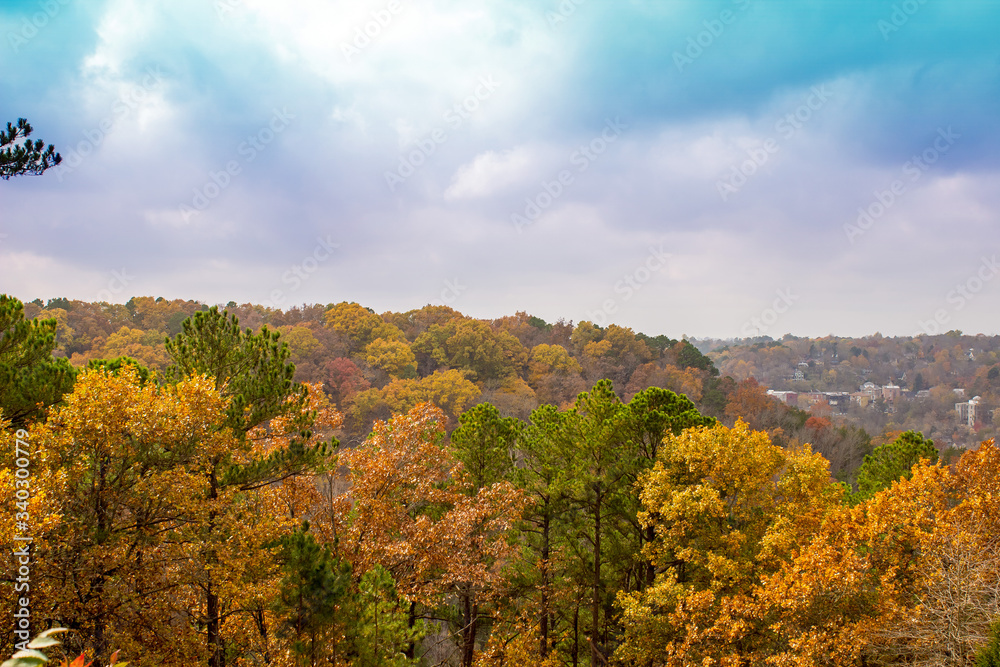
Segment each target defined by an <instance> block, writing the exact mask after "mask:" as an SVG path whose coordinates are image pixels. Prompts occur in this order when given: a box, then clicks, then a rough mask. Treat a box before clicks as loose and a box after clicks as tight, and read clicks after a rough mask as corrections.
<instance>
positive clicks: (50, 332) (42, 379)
mask: <svg viewBox="0 0 1000 667" xmlns="http://www.w3.org/2000/svg"><path fill="white" fill-rule="evenodd" d="M56 326H57V325H56V321H55V320H54V319H47V320H26V319H25V318H24V305H23V304H22V303H21V302H20V301H19V300H17V299H15V298H14V297H11V296H7V295H6V294H0V410H2V412H3V417H4V418H5V419H9V420H11V421H12V422H13V424H14V425H15V426H21V425H23V424H25V423H27V422H28V421H33V420H35V419H38V418H39V417H41V416H42V415H43V414H44V411H45V408H47V407H49V406H50V405H55V404H56V403H58V402H59V401H60V400H61V399H62V397H63V395H64V394H66V393H67V392H69V391H70V390H71V389H72V388H73V382H74V380H75V378H76V371H75V370H74V369H73V367H72V366H70V364H69V362H68V361H66V359H64V358H60V359H54V358H53V357H52V351H53V350H54V349H55V347H56Z"/></svg>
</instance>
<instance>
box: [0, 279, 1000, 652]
mask: <svg viewBox="0 0 1000 667" xmlns="http://www.w3.org/2000/svg"><path fill="white" fill-rule="evenodd" d="M998 353H1000V343H998V342H997V341H995V340H993V339H986V338H983V337H978V338H977V337H964V336H962V334H961V333H960V332H949V334H945V335H941V336H921V337H918V338H908V339H883V338H882V337H881V336H874V337H869V338H865V339H836V338H833V337H829V338H826V339H801V338H796V337H793V336H786V337H785V338H783V339H781V340H777V341H775V340H770V339H768V340H766V341H728V342H725V343H723V342H721V341H720V342H713V341H688V340H674V339H671V338H669V337H667V336H664V335H656V332H652V335H647V334H644V333H637V332H634V331H632V330H631V329H629V328H626V327H621V326H617V325H614V324H609V325H607V326H603V327H602V326H597V325H596V324H594V323H592V322H579V323H576V324H574V323H572V322H566V321H562V320H560V321H558V322H555V323H549V322H545V321H544V320H542V319H539V318H537V317H533V316H530V315H528V314H527V313H516V314H515V315H513V316H507V317H502V318H499V319H495V320H482V319H474V318H471V317H467V316H465V315H463V314H462V313H460V312H458V311H456V310H454V309H452V308H449V307H447V306H425V307H423V308H420V309H417V310H411V311H409V312H405V313H393V312H388V313H382V314H378V313H375V312H373V311H372V310H371V309H368V308H365V307H364V306H362V305H360V304H357V303H348V302H341V303H336V304H334V303H331V304H327V305H312V306H303V307H301V308H293V309H289V310H287V311H281V310H276V309H271V308H266V307H262V306H256V305H252V304H243V305H238V304H236V303H234V302H230V303H229V304H228V305H226V306H224V307H222V306H212V307H209V306H207V305H204V304H201V303H198V302H195V301H182V300H175V301H169V300H165V299H162V298H159V299H154V298H151V297H135V298H133V299H131V300H129V301H128V302H127V303H126V304H109V303H103V302H102V303H87V302H81V301H70V300H67V299H52V300H50V301H48V302H42V301H35V302H32V303H22V302H21V301H19V300H18V299H16V298H14V297H10V296H6V295H4V296H0V439H2V440H3V449H4V452H5V457H4V460H3V464H2V466H0V488H2V489H3V491H4V493H5V498H7V499H9V500H8V501H7V502H8V509H7V511H5V512H4V513H3V514H2V515H0V524H2V525H0V535H2V536H3V540H4V545H3V547H4V551H5V553H6V554H8V556H7V567H6V568H5V570H4V573H3V575H2V576H3V578H4V582H5V586H4V588H3V591H4V594H3V607H4V612H3V613H4V614H5V615H6V617H7V618H14V617H15V613H17V610H18V609H20V608H23V607H24V603H23V602H22V598H26V597H30V619H31V620H30V636H35V635H37V634H38V633H40V632H41V631H43V630H45V629H46V628H48V627H53V626H58V627H64V628H68V629H69V630H70V632H68V633H67V634H65V635H63V636H62V639H61V641H62V642H63V649H64V650H65V651H66V653H67V654H68V655H77V654H79V653H85V654H86V655H87V656H88V659H91V658H94V659H96V660H97V662H96V663H95V664H100V665H105V664H108V661H109V660H110V659H111V655H112V653H113V652H115V651H119V652H120V655H121V656H122V657H121V658H120V659H121V660H127V661H128V662H129V664H130V665H143V666H145V665H189V664H207V665H209V666H210V667H223V666H224V665H230V666H236V665H248V666H249V665H262V664H268V665H276V666H281V665H288V666H292V665H320V664H322V665H342V666H344V667H347V666H356V667H361V666H369V665H371V666H375V665H398V666H404V665H412V666H418V665H424V666H428V667H430V666H435V665H455V666H460V667H473V666H477V667H501V666H510V667H520V666H522V665H539V666H543V667H556V666H562V665H574V666H581V665H585V666H588V667H597V666H598V665H623V666H624V665H629V666H636V667H639V666H642V667H654V666H655V667H659V666H664V667H666V666H670V667H674V666H677V667H680V666H686V665H732V666H743V665H800V666H806V665H836V666H845V667H846V666H855V665H857V666H861V665H888V664H900V665H902V664H905V665H956V666H958V665H983V666H985V665H996V664H1000V662H998V660H1000V655H998V653H1000V626H998V625H996V623H998V622H1000V598H998V594H1000V511H998V509H1000V508H998V507H997V499H998V498H1000V449H997V447H996V446H995V444H994V442H993V440H992V428H993V427H992V423H991V421H992V420H991V419H990V418H989V417H988V416H984V417H982V418H981V419H979V420H978V421H977V420H975V419H972V418H969V419H968V420H966V422H960V421H959V420H958V419H956V416H955V409H956V408H955V406H954V404H955V403H957V402H960V401H961V400H962V397H961V395H960V394H961V393H962V392H967V393H969V398H971V396H972V393H973V392H975V394H976V396H977V398H982V404H983V406H984V407H983V409H982V414H983V415H989V414H990V413H989V411H988V410H987V409H986V407H987V406H990V405H992V403H991V401H993V400H994V398H993V397H994V395H1000V359H998V356H997V355H998ZM720 371H721V372H720ZM917 378H919V382H918V381H917ZM860 383H868V384H870V385H872V386H875V385H880V386H884V387H888V388H889V389H886V390H885V391H884V392H883V394H880V395H879V398H880V399H881V398H882V396H883V395H884V396H885V397H886V398H885V399H882V400H881V403H880V402H879V401H877V400H873V401H872V402H871V403H870V404H869V402H867V401H862V402H863V403H864V405H863V406H861V405H860V403H858V402H857V401H854V400H853V399H852V400H851V401H849V402H845V403H843V404H840V403H837V402H836V400H835V398H830V400H827V399H826V398H823V397H824V396H825V397H833V396H834V394H835V393H836V392H842V393H844V394H849V393H850V392H856V391H857V389H858V387H857V386H856V385H858V384H860ZM768 389H772V390H789V392H791V391H797V392H798V393H800V394H803V395H810V396H812V395H815V396H816V397H819V398H816V400H815V401H812V402H811V403H810V404H809V405H808V406H807V407H806V408H805V409H803V405H801V404H800V405H799V406H794V405H789V404H788V400H787V399H785V400H778V399H777V398H776V397H775V396H774V395H772V394H769V393H768V391H767V390H768ZM897 390H898V391H897ZM956 390H961V391H956ZM823 392H826V393H823ZM919 392H924V393H922V394H921V393H919ZM831 401H833V402H832V403H831ZM967 410H968V408H967ZM20 460H26V461H28V462H27V463H25V464H24V465H21V464H19V463H17V462H16V461H20ZM25 470H27V471H28V472H26V473H25V472H21V471H25ZM20 491H23V492H24V493H19V492H20ZM26 530H27V531H29V533H28V534H30V536H31V537H32V542H31V544H30V578H29V579H30V580H25V581H18V578H17V572H18V563H19V561H18V560H17V558H18V556H17V554H18V553H23V552H19V551H18V550H19V549H22V547H23V544H22V542H20V541H18V539H17V538H18V537H19V536H22V535H25V534H26V533H25V531H26ZM991 626H992V629H991ZM27 638H28V631H27V630H25V631H23V632H22V634H20V635H19V634H18V633H17V632H13V633H5V634H4V636H3V642H4V643H3V647H2V648H3V650H4V651H6V652H7V655H10V654H12V653H14V652H15V650H17V649H18V648H24V646H23V644H24V643H25V642H26V641H27ZM50 653H52V651H50ZM977 656H978V657H977ZM991 656H992V657H991Z"/></svg>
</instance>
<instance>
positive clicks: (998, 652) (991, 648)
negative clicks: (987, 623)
mask: <svg viewBox="0 0 1000 667" xmlns="http://www.w3.org/2000/svg"><path fill="white" fill-rule="evenodd" d="M976 667H1000V621H997V622H995V623H994V624H993V625H992V626H991V627H990V642H989V643H988V644H987V645H986V646H984V647H983V648H982V650H980V651H979V653H977V654H976Z"/></svg>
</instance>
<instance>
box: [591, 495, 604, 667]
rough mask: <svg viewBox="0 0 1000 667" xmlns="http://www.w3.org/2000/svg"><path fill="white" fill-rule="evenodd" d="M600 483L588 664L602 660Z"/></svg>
mask: <svg viewBox="0 0 1000 667" xmlns="http://www.w3.org/2000/svg"><path fill="white" fill-rule="evenodd" d="M602 500H603V498H602V492H601V488H600V485H598V488H597V499H596V503H595V505H594V581H593V592H592V594H591V595H592V598H591V601H590V616H591V618H590V664H591V665H599V664H602V663H603V662H604V656H603V655H601V652H600V650H599V649H598V647H597V644H598V639H599V638H600V632H601V501H602Z"/></svg>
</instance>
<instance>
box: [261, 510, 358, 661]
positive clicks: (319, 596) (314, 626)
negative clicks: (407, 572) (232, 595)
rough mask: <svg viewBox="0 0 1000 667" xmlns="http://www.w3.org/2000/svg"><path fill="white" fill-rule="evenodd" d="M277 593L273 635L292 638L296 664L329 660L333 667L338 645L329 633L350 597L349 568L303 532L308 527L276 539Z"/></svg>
mask: <svg viewBox="0 0 1000 667" xmlns="http://www.w3.org/2000/svg"><path fill="white" fill-rule="evenodd" d="M281 558H282V561H283V564H282V572H283V576H282V579H281V584H280V586H281V589H280V593H279V597H278V600H277V601H276V602H275V605H274V609H275V612H276V614H277V615H278V617H279V626H278V634H279V635H282V636H285V637H288V638H291V639H292V650H294V651H295V654H296V656H297V658H298V659H299V662H300V664H304V665H310V667H312V666H313V665H317V664H320V663H321V662H324V663H325V662H326V661H327V660H332V661H333V662H334V664H336V655H337V652H338V651H337V649H338V646H337V644H338V642H337V641H336V634H339V632H338V633H334V632H331V631H332V630H334V628H335V626H336V625H337V622H338V620H339V619H338V613H337V612H338V610H339V609H340V608H341V607H344V608H345V609H344V610H343V611H342V612H341V613H344V614H346V613H349V612H350V610H349V609H347V607H348V604H347V603H348V602H349V601H350V596H351V590H350V585H351V566H350V564H348V563H347V562H346V561H344V560H341V559H338V558H335V557H334V556H333V554H332V553H331V552H330V548H329V547H328V546H326V545H323V546H321V545H320V544H319V543H318V542H316V540H315V538H313V536H312V534H310V533H309V522H308V521H307V522H305V523H303V525H302V528H301V530H297V531H295V532H294V533H292V534H291V535H288V536H286V537H285V539H284V540H282V551H281Z"/></svg>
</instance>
